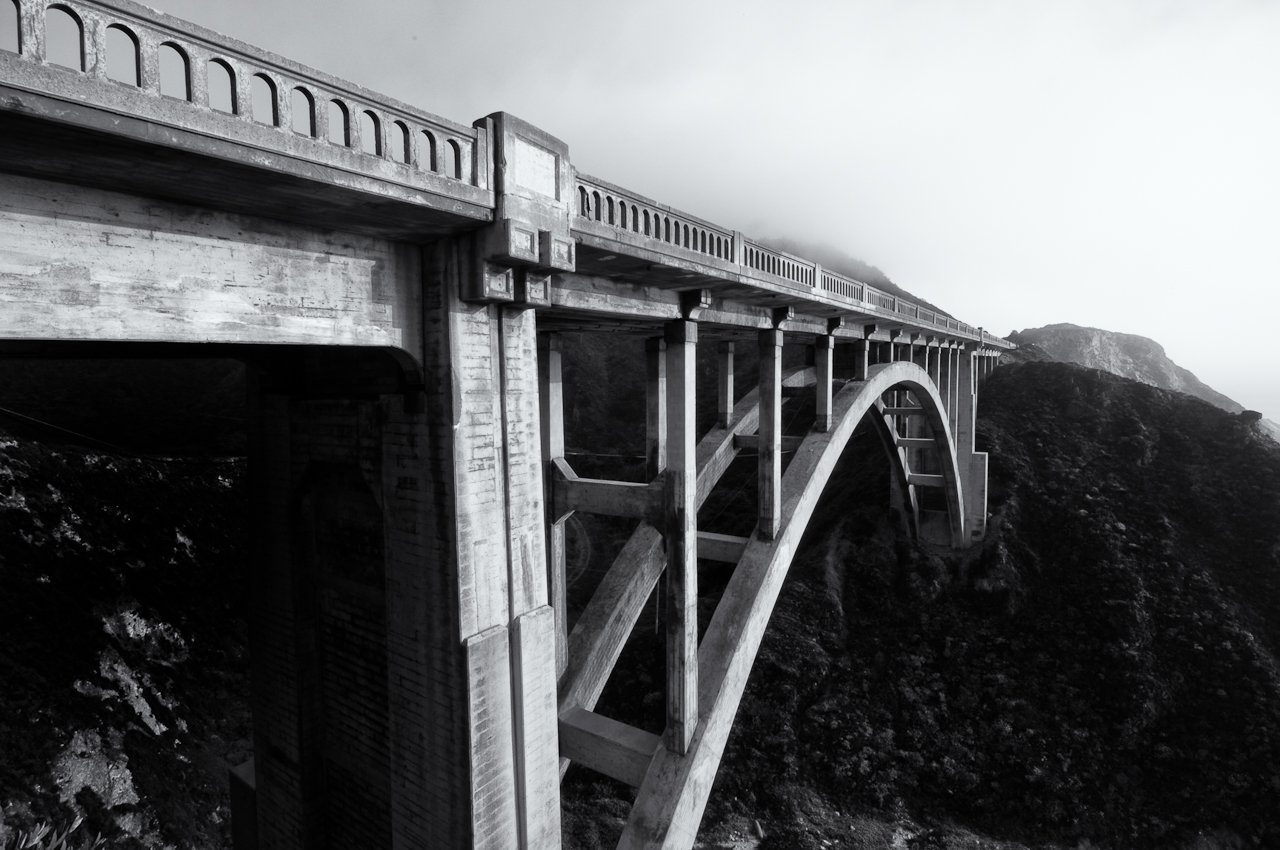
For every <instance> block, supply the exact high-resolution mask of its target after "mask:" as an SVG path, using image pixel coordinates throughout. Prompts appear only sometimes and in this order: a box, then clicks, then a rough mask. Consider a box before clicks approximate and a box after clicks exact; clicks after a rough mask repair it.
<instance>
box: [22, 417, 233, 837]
mask: <svg viewBox="0 0 1280 850" xmlns="http://www.w3.org/2000/svg"><path fill="white" fill-rule="evenodd" d="M99 424H101V423H99ZM244 538H245V517H244V464H243V462H241V461H229V460H200V461H178V460H168V461H165V460H156V459H151V458H140V457H128V456H122V455H118V454H108V453H105V452H101V451H91V450H86V449H85V448H84V447H83V446H72V445H65V444H62V445H60V444H54V443H41V442H35V441H32V440H29V439H23V438H20V437H16V436H13V435H10V434H7V433H4V432H2V431H0V848H4V850H9V848H11V847H14V846H28V845H25V844H17V845H15V843H14V842H17V841H18V840H19V838H20V837H21V836H22V835H24V834H27V835H29V834H31V831H32V830H34V829H36V828H38V827H39V826H40V825H42V824H43V825H46V826H52V827H54V828H55V830H65V829H66V828H67V827H68V826H70V825H71V824H72V823H73V822H74V817H75V816H76V815H77V814H79V815H81V816H83V817H85V818H86V820H85V822H84V823H83V824H82V825H81V826H80V828H79V829H78V830H76V831H75V833H74V834H73V836H72V839H73V840H72V842H71V843H70V844H69V845H68V848H67V850H71V848H72V847H80V846H87V845H86V844H84V843H82V842H83V841H85V840H87V839H88V838H89V837H91V836H92V835H94V834H98V833H101V834H103V835H104V836H107V837H108V838H109V839H110V846H111V847H113V848H131V850H137V848H183V850H187V848H192V849H193V850H203V848H208V850H215V848H222V847H226V846H229V836H230V831H229V829H230V823H229V816H230V811H229V807H228V780H227V767H228V765H230V764H239V763H241V762H243V761H244V760H245V759H247V758H248V757H249V755H251V751H252V744H251V741H250V722H249V721H250V718H249V712H248V705H247V703H248V681H247V676H248V656H247V647H246V639H247V633H246V627H245V618H244V605H245V602H246V589H247V572H246V569H247V565H246V563H245V549H244V543H245V539H244ZM39 846H41V847H47V846H55V845H52V844H42V845H39Z"/></svg>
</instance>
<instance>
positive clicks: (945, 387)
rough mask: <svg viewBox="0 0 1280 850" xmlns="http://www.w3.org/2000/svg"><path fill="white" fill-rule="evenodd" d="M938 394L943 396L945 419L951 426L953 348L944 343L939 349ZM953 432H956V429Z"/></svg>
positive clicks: (948, 426) (949, 426)
mask: <svg viewBox="0 0 1280 850" xmlns="http://www.w3.org/2000/svg"><path fill="white" fill-rule="evenodd" d="M938 395H939V396H940V397H941V398H942V408H943V419H945V420H946V422H947V428H948V429H950V428H951V407H952V405H951V349H950V348H949V347H948V346H947V345H945V344H944V345H943V346H941V347H940V348H939V349H938ZM952 430H953V433H954V429H952Z"/></svg>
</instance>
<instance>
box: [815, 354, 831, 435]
mask: <svg viewBox="0 0 1280 850" xmlns="http://www.w3.org/2000/svg"><path fill="white" fill-rule="evenodd" d="M834 356H835V338H834V337H832V336H820V337H818V338H816V339H815V340H814V341H813V368H814V373H815V375H816V377H817V380H816V382H815V384H814V386H815V387H816V404H817V415H816V417H815V419H814V423H813V428H814V430H815V431H830V430H831V378H832V375H833V369H834V365H835V363H834Z"/></svg>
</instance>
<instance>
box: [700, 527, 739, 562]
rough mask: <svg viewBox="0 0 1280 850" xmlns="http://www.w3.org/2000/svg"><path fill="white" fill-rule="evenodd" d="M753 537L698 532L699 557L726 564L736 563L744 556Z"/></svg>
mask: <svg viewBox="0 0 1280 850" xmlns="http://www.w3.org/2000/svg"><path fill="white" fill-rule="evenodd" d="M750 540H751V538H749V537H736V536H734V535H732V534H715V533H713V532H710V531H699V532H698V557H699V558H702V559H703V560H707V561H720V562H721V563H725V564H736V563H738V559H739V558H741V557H742V551H743V550H744V549H746V548H747V543H749V542H750Z"/></svg>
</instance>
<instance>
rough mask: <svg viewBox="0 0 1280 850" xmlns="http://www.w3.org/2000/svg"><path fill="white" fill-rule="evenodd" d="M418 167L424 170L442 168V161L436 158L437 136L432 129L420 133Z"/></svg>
mask: <svg viewBox="0 0 1280 850" xmlns="http://www.w3.org/2000/svg"><path fill="white" fill-rule="evenodd" d="M418 167H419V168H421V169H422V170H423V171H431V172H439V170H440V162H439V160H438V159H436V137H435V136H434V135H433V134H432V132H431V131H430V130H423V131H422V132H421V133H419V134H418Z"/></svg>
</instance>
